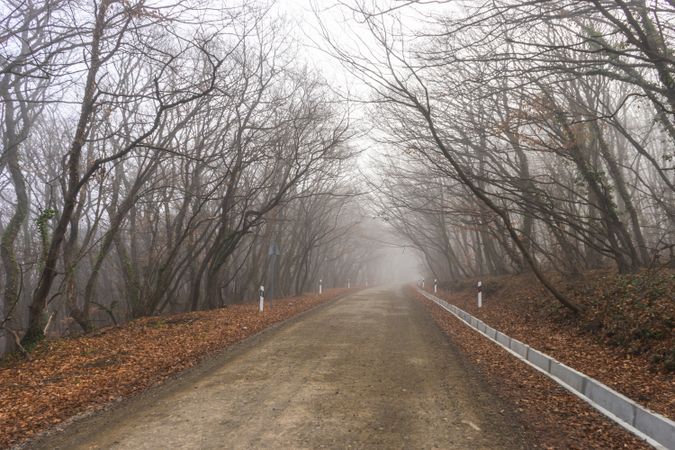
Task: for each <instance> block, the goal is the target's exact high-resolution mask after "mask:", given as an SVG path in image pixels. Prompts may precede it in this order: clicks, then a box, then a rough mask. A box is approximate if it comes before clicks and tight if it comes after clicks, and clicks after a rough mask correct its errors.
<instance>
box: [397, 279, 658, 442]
mask: <svg viewBox="0 0 675 450" xmlns="http://www.w3.org/2000/svg"><path fill="white" fill-rule="evenodd" d="M408 295H410V296H413V297H414V298H416V299H417V300H419V301H420V302H422V303H423V304H424V305H425V306H426V307H427V308H428V309H429V310H430V312H431V314H432V316H433V318H434V320H435V321H436V323H438V325H439V326H440V327H441V328H442V329H443V330H444V331H445V332H446V333H447V334H448V336H449V337H450V338H451V340H452V341H453V343H454V344H455V345H457V347H458V348H459V349H460V350H461V352H462V353H463V354H464V355H466V356H467V357H468V358H469V359H470V360H471V361H472V362H473V363H474V364H475V366H476V367H477V368H478V371H479V372H480V373H481V374H482V375H484V378H485V381H486V382H487V383H488V385H490V386H491V387H492V388H493V389H494V390H495V392H496V393H497V395H499V396H500V397H501V398H503V399H504V400H506V401H507V402H508V403H510V404H512V405H513V407H514V409H515V410H516V411H517V412H518V413H519V414H520V416H521V418H522V422H523V424H524V425H525V429H526V432H527V433H528V434H529V435H530V441H531V442H532V443H533V445H534V446H535V448H542V449H580V450H581V449H584V450H586V449H603V450H607V449H631V450H633V449H635V450H637V449H648V448H651V447H650V446H649V445H648V444H647V443H645V442H643V441H641V440H639V439H638V438H636V437H635V436H633V435H632V434H630V433H629V432H627V431H625V430H624V429H622V428H621V427H619V426H618V425H616V424H615V423H614V422H612V421H610V420H609V419H607V418H606V417H605V416H603V415H602V414H600V413H599V412H598V411H596V410H595V409H593V408H592V407H591V406H590V405H588V404H587V403H585V402H584V401H582V400H580V399H579V398H577V397H575V396H574V395H572V394H571V393H569V392H568V391H566V390H565V389H564V388H562V387H561V386H559V385H558V384H557V383H555V382H554V381H553V380H551V379H549V378H548V377H546V376H544V375H543V374H541V373H540V372H537V371H536V370H534V369H532V368H530V367H529V366H527V365H526V364H525V363H523V362H521V361H519V360H518V359H516V358H514V357H513V356H512V355H511V354H509V353H508V352H506V351H505V350H503V349H502V348H501V347H499V346H498V345H496V344H494V343H492V342H491V341H489V340H488V339H486V338H485V337H483V336H482V335H480V334H479V333H478V332H476V331H474V330H472V329H470V328H469V327H467V326H466V325H465V324H463V323H462V322H461V321H460V320H459V319H457V318H455V317H454V316H453V315H452V314H450V313H448V312H447V311H445V310H444V309H442V308H441V307H439V306H438V305H436V304H435V303H433V302H431V301H429V300H427V299H426V298H424V297H423V296H422V295H420V294H418V293H417V292H415V291H413V290H412V289H408Z"/></svg>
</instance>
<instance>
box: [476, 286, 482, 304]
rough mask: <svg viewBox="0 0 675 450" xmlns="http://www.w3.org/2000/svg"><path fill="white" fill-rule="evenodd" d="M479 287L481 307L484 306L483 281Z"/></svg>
mask: <svg viewBox="0 0 675 450" xmlns="http://www.w3.org/2000/svg"><path fill="white" fill-rule="evenodd" d="M477 287H478V307H479V308H481V307H482V306H483V282H482V281H479V282H478V286H477Z"/></svg>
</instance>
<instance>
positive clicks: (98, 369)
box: [0, 289, 347, 448]
mask: <svg viewBox="0 0 675 450" xmlns="http://www.w3.org/2000/svg"><path fill="white" fill-rule="evenodd" d="M346 292H347V290H346V289H333V290H329V291H326V292H324V293H323V294H322V295H316V294H308V295H304V296H299V297H294V298H290V299H283V300H278V301H275V302H274V303H273V306H272V308H269V309H267V310H266V311H265V312H264V313H262V314H261V313H259V312H258V310H257V305H253V304H244V305H233V306H230V307H228V308H223V309H217V310H211V311H200V312H194V313H186V314H178V315H172V316H161V317H146V318H142V319H138V320H135V321H133V322H130V323H128V324H126V325H123V326H121V327H117V328H109V329H106V330H100V331H98V332H95V333H93V334H91V335H87V336H83V337H80V338H75V339H60V340H55V341H47V342H44V343H42V344H41V345H40V346H39V347H38V348H37V349H36V350H35V351H34V353H33V358H32V361H26V360H12V361H10V360H7V361H4V362H3V363H2V365H1V366H0V448H5V447H9V446H10V445H13V444H16V443H18V442H21V441H23V440H26V439H28V438H30V437H31V436H33V435H35V434H36V433H38V432H40V431H43V430H45V429H47V428H49V427H50V426H52V425H55V424H58V423H61V422H63V421H64V420H66V419H67V418H70V417H72V416H74V415H77V414H79V413H82V412H84V411H86V410H88V409H92V408H94V409H96V408H101V407H103V406H105V405H106V404H108V403H109V402H111V401H113V400H116V399H119V398H121V397H125V396H128V395H130V394H133V393H135V392H138V391H141V390H143V389H145V388H147V387H149V386H152V385H154V384H157V383H158V382H161V381H162V380H164V379H166V378H167V377H169V376H171V375H173V374H176V373H177V372H179V371H181V370H183V369H185V368H188V367H190V366H193V365H195V364H196V363H198V362H199V361H200V360H202V359H203V358H204V357H206V356H208V355H210V354H213V353H214V352H217V351H219V350H222V349H223V348H225V347H227V346H228V345H231V344H233V343H235V342H238V341H241V340H242V339H244V338H246V337H248V336H250V335H252V334H255V333H257V332H259V331H261V330H263V329H264V328H266V327H268V326H270V325H271V324H273V323H276V322H279V321H282V320H285V319H287V318H289V317H291V316H293V315H296V314H298V313H300V312H303V311H306V310H308V309H310V308H312V307H314V306H316V305H318V304H320V303H323V302H325V301H328V300H331V299H334V298H336V297H338V296H341V295H343V294H345V293H346Z"/></svg>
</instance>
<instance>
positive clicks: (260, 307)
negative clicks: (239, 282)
mask: <svg viewBox="0 0 675 450" xmlns="http://www.w3.org/2000/svg"><path fill="white" fill-rule="evenodd" d="M258 294H259V296H260V305H258V311H260V312H262V311H263V308H264V307H265V286H263V285H262V284H261V285H260V292H259V293H258Z"/></svg>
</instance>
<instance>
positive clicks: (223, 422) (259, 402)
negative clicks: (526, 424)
mask: <svg viewBox="0 0 675 450" xmlns="http://www.w3.org/2000/svg"><path fill="white" fill-rule="evenodd" d="M206 365H208V366H209V367H204V368H200V369H197V370H195V371H193V372H192V373H189V374H187V375H186V376H185V377H182V378H179V379H177V380H173V381H169V382H168V383H166V384H165V385H164V386H162V387H160V388H157V389H153V390H151V392H148V393H147V394H145V395H141V396H139V397H137V398H135V399H132V400H130V401H128V402H124V403H123V404H121V405H119V406H117V407H115V408H112V409H111V410H109V411H106V412H103V413H101V414H97V415H95V416H92V417H89V418H86V419H83V420H81V421H79V422H76V423H75V424H74V425H73V426H71V427H70V428H69V429H66V431H65V432H63V433H60V434H56V435H52V436H47V437H45V438H43V439H42V440H41V441H39V442H36V443H35V447H36V448H128V449H139V448H320V447H326V448H334V447H338V448H348V447H351V448H471V449H479V448H495V449H497V448H498V449H510V448H521V447H523V442H521V441H520V439H521V437H520V436H519V435H518V433H517V432H516V429H517V427H514V426H512V424H510V423H509V415H510V414H509V412H508V410H507V411H506V412H503V413H499V410H500V409H502V410H503V409H504V408H503V407H501V406H500V405H499V402H498V401H497V400H496V399H495V398H494V397H493V396H492V395H491V394H490V393H489V392H488V391H487V390H486V388H485V387H484V386H483V385H482V384H481V383H480V382H479V381H477V380H476V378H475V376H473V375H472V369H471V368H470V367H465V366H464V365H463V363H462V360H461V357H460V356H459V355H458V354H457V352H456V350H455V349H454V347H453V346H452V344H451V343H450V341H449V340H448V339H447V338H446V336H445V335H444V334H443V333H442V331H441V330H440V329H439V328H438V327H437V326H436V325H435V323H434V322H433V321H432V319H431V317H430V316H429V314H428V313H427V311H426V310H425V309H424V307H423V306H422V305H421V304H419V303H417V302H415V301H414V300H410V299H408V298H406V297H405V296H404V295H403V294H402V293H401V291H400V289H397V288H387V289H370V290H367V291H361V292H359V293H357V294H353V295H350V296H348V297H345V298H343V299H341V300H338V301H336V302H333V303H330V304H328V305H326V306H324V307H320V308H318V309H316V310H314V311H312V312H310V313H308V314H306V315H304V316H302V317H300V318H298V319H297V320H291V321H289V322H287V323H285V324H283V325H281V326H279V327H277V328H275V329H273V330H270V331H268V332H264V333H262V334H261V335H259V336H257V337H254V338H252V339H249V340H247V341H244V342H243V343H242V344H240V345H237V346H235V347H233V348H232V349H231V350H228V351H226V352H225V353H224V354H223V355H221V356H218V357H216V361H215V362H214V361H212V362H211V363H210V364H206Z"/></svg>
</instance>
